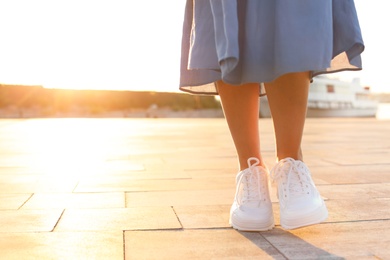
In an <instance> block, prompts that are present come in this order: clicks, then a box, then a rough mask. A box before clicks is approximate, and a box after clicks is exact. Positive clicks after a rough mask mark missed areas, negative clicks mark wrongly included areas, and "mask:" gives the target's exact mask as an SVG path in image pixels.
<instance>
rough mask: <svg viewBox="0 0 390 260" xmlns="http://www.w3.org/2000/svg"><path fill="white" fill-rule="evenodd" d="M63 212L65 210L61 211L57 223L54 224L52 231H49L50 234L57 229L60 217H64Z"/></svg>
mask: <svg viewBox="0 0 390 260" xmlns="http://www.w3.org/2000/svg"><path fill="white" fill-rule="evenodd" d="M65 210H66V209H63V210H62V212H61V215H60V217H59V218H58V220H57V222H56V223H55V225H54V227H53V229H52V230H51V232H55V229H56V228H57V225H58V223H59V222H60V220H61V218H62V216H63V215H64V213H65Z"/></svg>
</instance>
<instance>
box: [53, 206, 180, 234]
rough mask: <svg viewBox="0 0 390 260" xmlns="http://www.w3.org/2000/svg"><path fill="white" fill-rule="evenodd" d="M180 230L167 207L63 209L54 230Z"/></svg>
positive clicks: (176, 220) (178, 224)
mask: <svg viewBox="0 0 390 260" xmlns="http://www.w3.org/2000/svg"><path fill="white" fill-rule="evenodd" d="M177 228H181V225H180V222H179V221H178V219H177V217H176V214H175V212H174V211H173V209H172V208H171V207H145V208H142V207H139V208H123V209H67V210H65V212H64V214H63V215H62V217H61V220H60V221H59V222H58V224H57V226H56V229H55V231H97V230H101V231H104V230H143V229H177Z"/></svg>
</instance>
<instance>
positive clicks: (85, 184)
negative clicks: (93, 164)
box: [74, 176, 234, 192]
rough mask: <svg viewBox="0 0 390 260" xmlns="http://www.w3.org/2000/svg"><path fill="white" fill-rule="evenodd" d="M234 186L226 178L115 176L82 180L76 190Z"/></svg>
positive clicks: (147, 189) (222, 187)
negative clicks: (136, 178)
mask: <svg viewBox="0 0 390 260" xmlns="http://www.w3.org/2000/svg"><path fill="white" fill-rule="evenodd" d="M206 184H207V185H206ZM233 186H234V182H232V181H231V180H230V179H226V178H203V179H165V180H164V179H162V180H134V179H132V178H127V177H115V176H113V177H104V178H95V179H90V180H81V181H80V182H79V184H78V186H77V188H76V189H75V190H74V192H114V191H167V190H209V189H227V188H230V189H231V188H233Z"/></svg>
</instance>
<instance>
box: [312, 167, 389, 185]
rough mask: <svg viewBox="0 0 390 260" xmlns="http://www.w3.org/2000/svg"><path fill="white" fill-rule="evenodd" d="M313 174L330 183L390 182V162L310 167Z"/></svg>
mask: <svg viewBox="0 0 390 260" xmlns="http://www.w3.org/2000/svg"><path fill="white" fill-rule="evenodd" d="M310 170H311V171H312V174H313V176H315V177H316V178H317V179H321V180H323V181H325V182H326V183H328V184H358V183H361V184H363V183H389V182H390V174H389V172H390V164H379V165H375V164H371V165H352V166H330V167H317V166H313V167H311V168H310Z"/></svg>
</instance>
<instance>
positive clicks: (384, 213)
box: [326, 196, 390, 222]
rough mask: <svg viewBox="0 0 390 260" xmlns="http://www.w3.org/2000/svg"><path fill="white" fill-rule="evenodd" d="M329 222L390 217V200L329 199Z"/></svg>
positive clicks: (363, 198)
mask: <svg viewBox="0 0 390 260" xmlns="http://www.w3.org/2000/svg"><path fill="white" fill-rule="evenodd" d="M326 205H327V207H328V211H329V218H328V220H327V222H348V221H367V220H383V219H390V200H388V199H367V198H366V197H364V196H362V198H356V199H347V200H328V201H327V202H326Z"/></svg>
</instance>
